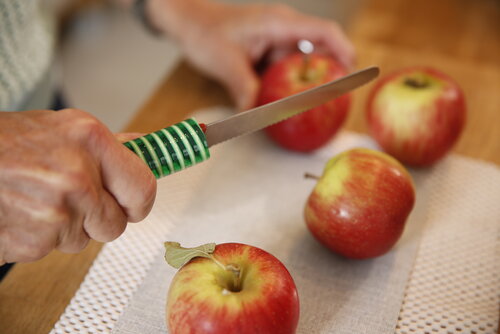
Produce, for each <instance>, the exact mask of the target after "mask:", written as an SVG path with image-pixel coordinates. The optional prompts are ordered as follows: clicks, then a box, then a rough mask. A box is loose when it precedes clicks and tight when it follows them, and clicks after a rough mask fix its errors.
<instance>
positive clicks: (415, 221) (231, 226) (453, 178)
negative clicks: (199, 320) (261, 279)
mask: <svg viewBox="0 0 500 334" xmlns="http://www.w3.org/2000/svg"><path fill="white" fill-rule="evenodd" d="M205 116H206V117H213V118H217V117H219V115H218V112H214V111H212V112H211V115H210V116H207V115H202V116H198V119H199V120H200V121H206V120H207V118H205ZM355 146H363V147H373V142H372V141H371V140H370V139H369V138H368V137H365V136H359V135H356V134H352V133H347V132H343V133H341V134H339V136H337V138H336V139H335V140H334V141H332V143H331V144H330V145H328V146H327V147H325V148H324V149H322V150H320V151H318V152H316V153H315V154H314V155H313V156H304V155H299V154H293V153H290V152H285V151H282V150H280V149H279V148H276V147H274V146H273V145H270V144H269V142H267V140H266V138H264V136H262V135H259V134H256V135H251V136H247V137H244V138H241V139H238V140H237V141H232V142H228V143H226V144H224V145H219V147H216V149H215V150H213V152H212V154H213V157H212V159H211V160H210V161H208V162H206V163H204V164H202V165H198V166H195V167H193V168H191V169H188V170H186V171H183V172H181V173H178V174H175V175H172V176H169V177H167V178H165V179H163V180H161V181H160V182H159V192H158V196H157V201H156V204H155V207H154V209H153V211H152V213H151V215H150V216H149V217H148V218H147V219H146V220H145V221H144V222H142V223H140V224H134V225H130V227H129V228H127V231H126V232H125V234H124V235H123V236H122V237H120V238H119V239H118V240H116V241H114V242H112V243H109V244H107V245H106V246H105V247H104V248H103V250H102V251H101V253H100V254H99V256H98V258H97V259H96V261H95V263H94V265H93V266H92V268H91V269H90V271H89V273H88V275H87V276H86V278H85V280H84V282H83V283H82V285H81V287H80V289H79V290H78V292H77V294H76V295H75V297H74V298H73V300H72V301H71V303H70V305H68V307H67V309H66V311H65V312H64V314H63V315H62V316H61V319H60V320H59V322H58V323H57V324H56V326H55V328H54V329H53V331H52V332H53V333H73V332H88V333H95V332H100V333H103V332H110V331H111V330H112V329H113V328H114V332H117V333H156V332H164V331H165V327H164V303H165V297H166V293H167V288H168V284H169V282H170V279H171V277H172V276H173V274H174V273H175V271H174V270H173V269H170V268H169V267H168V266H167V265H166V264H165V263H163V260H162V253H163V249H162V242H163V241H165V240H167V239H168V240H170V239H176V240H178V241H180V242H182V243H183V244H186V245H196V244H201V243H204V242H209V241H216V242H223V241H239V242H245V243H248V244H253V245H255V246H259V247H262V248H264V249H266V250H268V251H270V252H271V253H273V254H275V255H276V256H277V257H278V258H280V259H281V260H282V261H283V262H284V263H285V265H286V266H287V267H288V269H289V270H290V272H291V273H292V276H293V277H294V279H295V280H296V283H297V286H298V289H299V295H300V298H301V320H300V323H299V332H303V333H329V332H335V333H344V332H345V333H353V332H363V333H370V332H373V333H388V332H394V330H396V331H399V332H400V333H411V332H425V331H427V330H428V331H429V332H432V333H448V332H450V331H451V332H456V328H457V326H461V327H460V328H461V329H462V332H473V331H475V332H476V333H494V332H495V330H496V328H497V326H498V308H499V307H498V305H499V301H500V297H499V295H498V292H499V288H500V281H499V276H500V275H499V271H500V270H499V268H498V256H499V251H498V247H499V246H498V245H499V239H498V236H499V230H500V224H499V221H498V219H499V217H500V212H499V209H498V208H497V203H498V202H499V199H500V171H499V169H498V167H496V166H493V165H489V164H485V163H481V162H477V161H472V160H470V159H464V158H461V157H457V156H451V157H449V158H447V159H446V160H445V161H443V162H442V163H440V164H438V165H437V166H436V167H435V168H432V169H429V170H421V171H418V172H416V171H412V174H413V176H414V178H415V181H416V184H417V205H416V208H415V210H414V211H413V213H412V215H411V217H410V222H409V223H408V226H407V229H406V231H405V234H404V235H403V238H402V240H401V241H400V242H399V243H398V245H397V247H396V248H395V249H394V250H393V251H392V252H390V253H389V254H387V255H386V256H383V257H380V258H377V259H374V260H368V261H348V260H345V259H342V258H340V257H338V256H336V255H333V254H331V253H330V252H329V251H327V250H326V249H324V248H323V247H322V246H320V245H319V244H318V243H316V242H315V240H314V239H313V238H312V237H311V236H310V235H309V233H308V232H307V230H306V228H305V225H304V223H303V219H302V208H303V204H304V202H305V199H306V198H307V196H308V195H309V192H310V191H311V189H312V187H313V186H314V184H313V182H312V181H308V180H304V179H303V178H302V175H303V172H304V171H305V170H307V171H309V172H315V173H321V171H322V168H323V165H324V162H325V161H326V160H327V159H328V158H329V157H331V156H332V155H333V154H335V153H337V152H339V151H342V150H345V149H348V148H351V147H355ZM457 189H458V190H460V191H457ZM463 189H467V190H466V191H463ZM464 193H467V194H468V195H466V196H464ZM470 197H472V198H473V199H474V200H473V201H470ZM473 212H476V213H477V212H481V213H482V214H481V216H480V222H481V223H480V224H478V223H477V221H476V219H474V217H476V215H474V214H471V213H473ZM450 221H451V222H453V224H454V225H453V227H454V228H453V230H455V231H459V232H456V233H455V234H453V237H449V234H446V228H444V227H443V226H444V225H445V223H450ZM443 222H444V223H443ZM424 225H425V229H424V232H422V231H421V227H422V226H424ZM479 225H480V226H481V228H476V227H477V226H479ZM471 232H473V233H471ZM420 236H423V238H424V239H423V241H422V243H421V244H422V246H421V247H420V251H419V252H418V259H417V261H416V265H415V267H414V268H413V271H412V270H411V269H412V267H413V262H414V261H413V260H414V257H415V254H416V253H417V245H418V244H419V241H420ZM443 238H444V239H445V240H447V241H446V243H443ZM460 238H462V239H460ZM464 238H465V239H464ZM474 245H476V246H474ZM478 245H479V246H480V247H479V248H478V247H477V246H478ZM427 249H432V251H428V250H427ZM457 250H460V252H462V253H459V254H462V255H457V256H454V257H451V258H450V257H448V255H447V254H449V253H450V252H451V253H452V254H455V252H456V251H457ZM464 254H465V255H467V256H464ZM478 259H479V260H481V261H480V264H478V262H477V260H478ZM436 261H437V262H436ZM469 261H472V262H473V263H469ZM474 261H476V262H474ZM152 263H154V265H153V266H151V264H152ZM464 263H465V267H468V268H476V267H474V266H480V269H481V270H476V269H477V268H476V269H472V270H470V271H469V272H468V275H466V277H467V278H466V279H463V276H462V279H461V280H460V283H461V284H449V285H443V284H434V285H432V284H431V286H434V287H437V290H435V292H434V293H437V295H439V296H440V297H439V298H434V297H433V296H432V295H431V296H429V297H426V298H427V299H423V303H425V305H429V307H422V303H421V302H420V303H419V302H418V301H422V299H421V298H422V289H424V290H425V289H428V288H429V287H428V283H426V282H429V280H431V281H433V280H434V278H433V277H432V275H434V274H436V270H437V272H438V273H439V275H440V276H439V277H440V280H441V282H448V281H449V280H451V281H453V282H456V281H455V278H456V276H457V274H458V273H460V272H461V268H463V267H464ZM429 268H433V269H432V270H430V271H429ZM410 274H411V278H410ZM485 277H486V278H485ZM409 278H410V279H409ZM408 279H409V281H408ZM478 280H479V281H480V282H483V283H482V284H484V285H483V286H484V287H485V288H484V289H483V290H481V289H479V290H478V289H477V286H476V282H478ZM408 282H409V284H408ZM426 284H427V285H426ZM405 287H406V293H405ZM422 287H423V288H422ZM486 287H487V288H486ZM462 290H465V291H468V294H467V298H465V301H461V302H460V303H456V302H454V299H453V296H458V295H463V292H461V291H462ZM440 291H441V292H440ZM469 292H470V293H469ZM134 293H135V294H134ZM450 296H452V297H450ZM419 298H420V299H419ZM457 300H459V299H457ZM403 301H404V304H402V303H403ZM127 305H128V307H127V309H126V310H125V311H124V309H125V307H126V306H127ZM436 305H437V306H436ZM443 305H444V306H443ZM470 305H475V306H473V307H472V306H470ZM438 306H440V307H438ZM441 306H443V307H441ZM450 306H451V307H450ZM469 306H470V307H469ZM401 308H402V309H401ZM471 308H474V309H475V310H477V311H475V312H476V313H474V312H468V311H469V310H470V309H471ZM400 310H401V312H400ZM358 311H359V312H358ZM123 312H124V313H123ZM437 312H439V313H437ZM462 312H464V313H462ZM477 312H480V313H477ZM452 314H454V316H452ZM398 315H399V319H398ZM436 318H439V319H440V320H439V321H437V320H436ZM412 319H413V320H412ZM415 319H416V320H415ZM443 319H445V320H446V319H451V321H442V320H443ZM396 325H397V326H396ZM396 327H397V328H396Z"/></svg>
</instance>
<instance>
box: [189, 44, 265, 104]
mask: <svg viewBox="0 0 500 334" xmlns="http://www.w3.org/2000/svg"><path fill="white" fill-rule="evenodd" d="M211 48H214V49H216V50H219V52H208V53H206V54H205V55H203V56H198V55H197V54H196V53H191V56H190V57H191V58H190V60H191V61H192V63H193V64H194V65H195V66H198V67H199V68H202V69H203V70H204V71H205V73H206V74H207V75H209V76H211V77H212V78H214V79H216V80H218V81H219V82H221V83H222V84H223V85H224V86H225V87H226V88H227V89H228V91H229V93H230V94H231V96H232V98H233V100H234V101H235V102H236V106H237V108H238V109H239V110H246V109H249V108H251V107H253V105H254V103H255V101H256V97H257V94H258V90H259V80H258V78H257V75H256V73H255V71H254V70H253V64H252V62H251V60H250V58H249V56H247V54H246V53H245V52H244V50H243V48H241V47H240V46H238V45H236V44H234V43H232V42H230V41H228V40H223V39H219V40H214V41H213V44H212V45H211Z"/></svg>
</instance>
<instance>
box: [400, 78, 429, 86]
mask: <svg viewBox="0 0 500 334" xmlns="http://www.w3.org/2000/svg"><path fill="white" fill-rule="evenodd" d="M405 85H407V86H410V87H412V88H426V87H427V86H429V82H428V81H427V80H425V78H423V77H408V78H406V79H405Z"/></svg>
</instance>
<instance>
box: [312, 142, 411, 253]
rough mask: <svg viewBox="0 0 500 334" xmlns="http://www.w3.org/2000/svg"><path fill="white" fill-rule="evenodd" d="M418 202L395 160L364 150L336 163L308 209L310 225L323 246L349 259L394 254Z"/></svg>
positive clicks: (325, 174) (316, 189)
mask: <svg viewBox="0 0 500 334" xmlns="http://www.w3.org/2000/svg"><path fill="white" fill-rule="evenodd" d="M414 202H415V187H414V184H413V180H412V177H411V176H410V174H409V173H408V171H407V170H406V169H405V167H403V165H401V163H399V162H398V161H397V160H396V159H394V158H392V157H391V156H389V155H387V154H385V153H383V152H379V151H375V150H369V149H364V148H357V149H352V150H348V151H345V152H342V153H340V154H339V155H337V156H335V157H333V158H332V159H330V160H329V161H328V162H327V164H326V166H325V168H324V171H323V175H322V176H321V177H320V178H319V179H318V181H317V183H316V186H315V187H314V190H313V191H312V193H311V194H310V196H309V199H308V200H307V203H306V206H305V221H306V223H307V227H308V228H309V230H310V231H311V233H312V234H313V235H314V237H316V239H318V240H319V241H320V242H321V243H322V244H324V245H325V246H327V247H328V248H330V249H331V250H333V251H334V252H336V253H339V254H341V255H343V256H345V257H348V258H355V259H365V258H372V257H376V256H379V255H382V254H384V253H386V252H388V251H389V250H390V249H391V248H392V247H393V245H394V244H395V243H396V242H397V241H398V239H399V237H400V236H401V234H402V232H403V229H404V226H405V223H406V220H407V217H408V215H409V214H410V212H411V210H412V208H413V205H414Z"/></svg>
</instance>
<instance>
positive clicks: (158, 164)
mask: <svg viewBox="0 0 500 334" xmlns="http://www.w3.org/2000/svg"><path fill="white" fill-rule="evenodd" d="M378 74H379V69H378V67H368V68H365V69H363V70H360V71H357V72H354V73H351V74H349V75H346V76H344V77H341V78H339V79H336V80H333V81H331V82H328V83H326V84H323V85H321V86H318V87H314V88H311V89H308V90H305V91H303V92H301V93H298V94H294V95H291V96H288V97H286V98H283V99H280V100H277V101H274V102H271V103H268V104H265V105H262V106H259V107H257V108H253V109H250V110H247V111H244V112H241V113H238V114H235V115H233V116H230V117H227V118H225V119H222V120H219V121H216V122H213V123H210V124H208V125H204V124H199V123H198V122H197V121H196V120H195V119H194V118H189V119H187V120H185V121H182V122H180V123H177V124H174V125H172V126H169V127H166V128H164V129H161V130H158V131H156V132H153V133H150V134H147V135H145V136H142V137H139V138H136V139H133V140H130V141H128V142H126V143H124V145H125V146H126V147H127V148H128V149H130V150H131V151H132V152H133V153H135V154H136V155H137V156H139V158H141V159H142V160H143V161H144V162H145V163H146V164H147V165H148V167H149V169H151V171H152V172H153V174H154V175H155V177H156V178H157V179H159V178H161V177H163V176H167V175H170V174H172V173H174V172H177V171H180V170H183V169H185V168H187V167H190V166H193V165H195V164H198V163H200V162H203V161H205V160H207V159H208V158H210V151H209V149H208V148H209V147H211V146H213V145H216V144H219V143H221V142H224V141H226V140H229V139H231V138H235V137H238V136H242V135H245V134H248V133H251V132H255V131H257V130H260V129H262V128H265V127H267V126H269V125H272V124H275V123H278V122H280V121H283V120H285V119H287V118H289V117H292V116H294V115H297V114H299V113H301V112H303V111H306V110H308V109H311V108H314V107H316V106H319V105H321V104H323V103H325V102H327V101H330V100H333V99H335V98H337V97H339V96H341V95H343V94H345V93H347V92H349V91H351V90H353V89H355V88H357V87H359V86H361V85H363V84H365V83H367V82H369V81H371V80H373V79H374V78H376V77H377V76H378Z"/></svg>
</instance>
